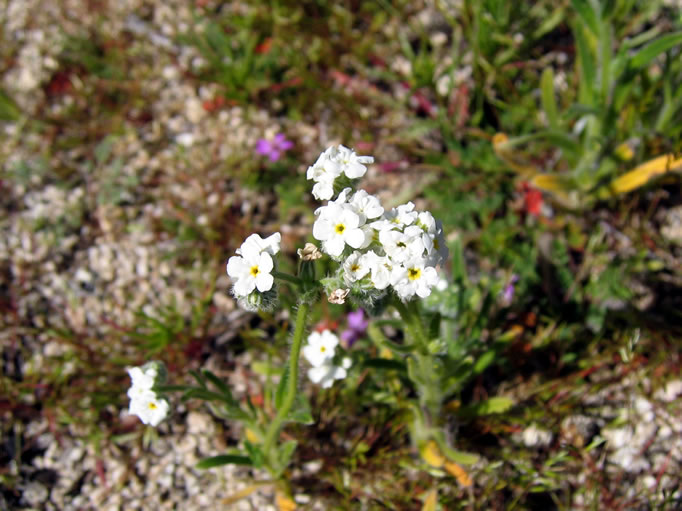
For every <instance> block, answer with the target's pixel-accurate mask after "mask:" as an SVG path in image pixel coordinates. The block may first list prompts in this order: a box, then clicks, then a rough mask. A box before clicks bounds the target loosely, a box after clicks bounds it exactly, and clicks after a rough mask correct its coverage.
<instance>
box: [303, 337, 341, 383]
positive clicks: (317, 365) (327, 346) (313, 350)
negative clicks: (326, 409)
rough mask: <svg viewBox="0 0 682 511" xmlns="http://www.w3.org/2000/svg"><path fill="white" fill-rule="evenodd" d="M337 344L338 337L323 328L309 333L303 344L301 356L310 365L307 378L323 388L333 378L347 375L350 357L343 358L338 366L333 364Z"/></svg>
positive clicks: (332, 380)
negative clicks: (306, 342) (306, 340)
mask: <svg viewBox="0 0 682 511" xmlns="http://www.w3.org/2000/svg"><path fill="white" fill-rule="evenodd" d="M338 345H339V338H338V337H336V335H334V334H333V333H331V332H330V331H329V330H324V331H322V332H313V333H311V334H310V335H309V336H308V344H306V345H305V346H303V356H304V357H305V358H306V360H308V362H310V365H311V366H312V367H311V368H310V369H309V370H308V378H310V381H312V382H313V383H316V384H319V385H321V386H322V388H324V389H327V388H329V387H331V386H332V384H333V383H334V381H335V380H342V379H344V378H345V377H346V376H347V375H348V368H350V365H351V360H350V358H347V357H346V358H344V359H343V360H342V361H341V365H340V366H337V365H335V364H334V355H335V354H336V347H337V346H338Z"/></svg>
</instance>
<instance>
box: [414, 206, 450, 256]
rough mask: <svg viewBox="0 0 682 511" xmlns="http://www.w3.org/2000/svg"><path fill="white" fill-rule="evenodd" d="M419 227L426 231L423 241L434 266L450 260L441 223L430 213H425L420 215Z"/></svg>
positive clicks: (418, 219)
mask: <svg viewBox="0 0 682 511" xmlns="http://www.w3.org/2000/svg"><path fill="white" fill-rule="evenodd" d="M417 225H418V226H419V227H421V229H422V231H424V232H423V234H422V241H423V242H424V247H425V248H426V253H427V254H428V255H429V260H430V261H431V262H432V264H434V265H436V264H439V263H441V262H443V261H445V260H446V259H447V258H448V252H449V251H448V247H447V245H446V243H445V237H444V235H443V225H442V224H441V222H440V221H439V220H436V219H434V218H433V215H432V214H431V213H429V212H428V211H423V212H421V213H419V217H418V218H417Z"/></svg>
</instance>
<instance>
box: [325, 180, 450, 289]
mask: <svg viewBox="0 0 682 511" xmlns="http://www.w3.org/2000/svg"><path fill="white" fill-rule="evenodd" d="M350 193H351V189H350V188H346V189H345V190H343V191H342V192H341V193H340V194H339V196H338V198H337V199H336V200H334V201H332V202H329V203H328V204H327V205H326V206H323V207H321V208H318V209H317V211H315V215H316V216H317V219H316V220H315V223H314V224H313V236H314V237H315V239H317V240H320V241H321V242H322V250H323V251H324V252H325V253H327V254H329V255H330V256H332V257H333V258H334V259H336V260H338V261H342V268H343V280H344V282H345V284H346V285H347V286H348V287H350V288H351V290H356V291H361V292H368V291H371V290H378V291H384V290H386V289H387V288H388V287H389V286H392V288H393V289H394V290H395V292H396V293H397V294H398V296H399V297H400V299H401V300H403V301H407V300H410V299H411V298H412V297H414V295H415V294H416V295H417V296H419V297H421V298H424V297H426V296H429V294H431V288H432V287H433V286H434V285H436V284H437V282H438V273H437V271H436V268H435V266H436V265H438V264H440V263H442V262H443V261H444V260H445V259H446V258H447V256H448V249H447V246H446V244H445V239H444V237H443V228H442V225H441V223H440V222H439V221H437V220H435V219H434V218H433V215H431V213H429V212H428V211H424V212H417V211H414V204H413V203H412V202H408V203H407V204H403V205H402V206H398V207H397V208H394V209H392V210H390V211H388V212H385V211H384V208H383V207H382V206H381V203H380V202H379V199H378V198H377V197H375V196H373V195H369V194H368V193H367V192H366V191H365V190H358V191H357V192H355V193H354V194H353V195H352V196H350Z"/></svg>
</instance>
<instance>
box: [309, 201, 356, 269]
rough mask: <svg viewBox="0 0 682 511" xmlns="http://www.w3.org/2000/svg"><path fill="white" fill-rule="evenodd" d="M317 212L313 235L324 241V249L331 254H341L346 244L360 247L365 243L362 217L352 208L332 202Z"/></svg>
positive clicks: (334, 255)
mask: <svg viewBox="0 0 682 511" xmlns="http://www.w3.org/2000/svg"><path fill="white" fill-rule="evenodd" d="M315 214H317V215H318V218H317V220H315V223H314V224H313V237H314V238H315V239H317V240H320V241H322V242H323V243H322V250H323V251H324V252H326V253H327V254H329V255H330V256H332V257H338V256H340V255H341V253H342V252H343V249H344V248H345V246H346V245H349V246H351V247H352V248H360V247H361V246H362V245H364V244H365V241H366V238H365V232H364V231H363V230H362V229H360V228H359V226H360V217H359V216H358V215H357V214H356V213H354V212H353V211H352V210H351V209H350V208H348V207H344V206H339V205H338V204H334V203H331V204H329V205H327V206H324V207H322V208H319V209H318V210H317V211H316V212H315Z"/></svg>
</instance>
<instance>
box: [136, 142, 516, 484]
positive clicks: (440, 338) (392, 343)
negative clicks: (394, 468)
mask: <svg viewBox="0 0 682 511" xmlns="http://www.w3.org/2000/svg"><path fill="white" fill-rule="evenodd" d="M372 162H373V158H372V157H367V156H358V155H357V154H356V153H355V152H354V151H352V150H350V149H348V148H346V147H344V146H338V147H330V148H329V149H327V150H326V151H325V152H323V153H322V154H321V155H320V157H319V159H318V160H317V162H316V163H315V164H314V165H312V166H311V167H309V169H308V172H307V177H308V179H311V180H313V181H314V186H313V195H314V196H315V198H317V199H318V200H326V201H328V202H327V203H326V205H324V206H322V207H320V208H318V209H317V210H316V211H315V217H316V220H315V223H314V225H313V231H312V235H313V237H314V238H315V239H316V240H317V241H318V242H321V248H318V247H317V246H316V245H315V244H313V243H307V244H306V245H305V247H303V248H302V249H299V250H298V255H299V258H300V260H299V264H298V271H297V273H296V275H293V274H290V273H285V272H282V271H280V270H279V268H280V266H281V265H279V264H277V261H276V256H277V255H278V254H279V252H280V243H281V235H280V234H279V233H275V234H273V235H271V236H269V237H267V238H265V239H263V238H261V236H259V235H258V234H252V235H250V236H249V237H248V238H247V239H246V240H245V241H244V243H243V244H242V245H241V247H240V248H239V249H238V250H237V251H236V252H237V255H235V256H233V257H231V258H230V259H229V261H228V264H227V272H228V275H229V276H230V277H231V278H232V280H233V282H234V287H233V294H234V296H235V298H236V299H237V300H238V302H239V304H240V306H241V307H243V308H245V309H247V310H251V311H265V312H271V311H275V310H276V309H277V308H278V307H280V301H279V296H280V293H282V292H284V291H283V289H282V286H286V287H288V288H289V291H290V293H291V294H293V295H294V296H295V297H296V305H295V306H294V316H295V321H294V331H293V334H292V339H291V344H290V351H289V357H288V361H287V363H286V365H285V366H284V367H283V368H282V370H277V368H276V367H275V368H271V370H269V371H268V372H271V373H273V374H274V373H278V374H280V379H279V383H278V384H277V386H273V385H270V386H269V388H266V395H267V398H266V399H265V400H264V401H263V403H264V405H263V406H261V405H260V403H259V404H258V405H257V404H256V403H254V401H253V400H252V399H251V398H250V397H248V396H247V397H245V400H244V401H240V400H238V399H237V398H235V397H234V395H233V393H232V390H231V389H230V387H229V386H228V385H227V384H226V383H225V382H224V381H222V380H221V379H219V378H218V377H217V376H216V375H214V374H213V373H212V372H210V371H208V370H202V371H192V373H191V374H192V377H193V378H194V380H195V384H194V385H174V384H168V383H167V382H166V381H165V376H164V375H165V373H164V372H163V370H162V369H160V366H159V364H158V363H156V362H154V363H149V364H147V365H145V366H143V367H142V368H134V369H131V370H130V371H129V372H130V374H131V377H132V378H133V387H132V389H131V391H130V393H129V395H130V397H131V407H130V411H131V413H134V414H137V415H139V416H140V418H141V419H142V420H143V421H144V422H145V423H149V424H152V425H156V424H158V423H159V422H160V421H161V420H162V419H163V417H165V415H166V414H167V413H168V411H169V410H170V405H169V401H168V399H167V397H165V394H166V393H168V392H173V391H180V392H182V399H183V400H187V399H192V398H198V399H201V400H204V401H207V402H208V403H209V404H210V406H211V409H212V411H213V412H214V413H215V414H216V415H217V416H219V417H222V418H224V419H228V420H231V421H237V422H241V423H242V424H243V425H244V432H245V438H244V439H243V442H242V444H241V447H240V448H238V449H233V450H230V451H228V452H227V453H225V454H220V455H218V456H215V457H211V458H207V459H205V460H203V461H201V462H200V463H199V466H200V467H203V468H210V467H215V466H219V465H223V464H227V463H233V464H239V465H249V466H252V467H255V468H262V469H265V470H267V471H268V472H269V473H270V475H271V476H272V477H273V478H274V480H275V481H279V482H280V484H281V485H282V486H281V489H280V491H284V492H286V491H287V490H286V488H287V486H286V482H285V474H286V469H287V467H288V466H289V464H290V463H291V460H292V458H293V455H294V452H295V450H296V446H297V442H296V441H295V440H293V439H288V440H283V439H282V437H281V432H282V429H283V428H284V426H285V425H286V424H288V423H292V422H296V423H300V424H304V425H309V424H311V423H312V422H313V415H312V412H311V405H310V403H309V402H308V400H307V398H306V397H305V394H303V393H302V392H300V391H299V389H298V387H299V366H300V361H299V359H300V356H301V354H302V355H303V357H304V358H305V359H306V360H307V361H308V363H309V365H310V368H309V369H308V371H307V376H308V378H309V379H310V380H311V381H312V382H313V383H316V384H319V385H320V386H321V387H322V388H329V387H331V386H332V385H333V384H334V383H335V382H336V381H337V380H344V379H346V380H347V381H349V382H350V381H355V380H354V379H353V378H347V377H348V376H349V374H350V373H352V372H354V371H357V370H359V369H362V370H369V371H370V372H373V373H375V374H377V375H380V376H377V382H376V385H377V386H378V387H384V388H383V391H382V392H383V394H384V396H383V397H382V401H383V402H384V403H385V404H388V405H390V406H393V407H395V408H396V409H397V411H398V413H399V414H401V415H403V416H406V417H409V419H408V423H409V431H410V436H411V439H412V443H413V445H414V446H415V447H416V448H417V449H418V452H419V453H420V455H421V457H422V459H423V460H424V462H425V465H424V467H425V468H427V467H429V468H430V469H436V470H437V469H443V470H445V471H447V472H449V473H450V474H452V475H453V476H455V477H456V478H457V479H458V480H459V481H460V483H462V484H465V485H468V484H471V482H470V479H469V478H468V475H466V472H465V471H464V470H463V469H462V468H461V467H460V466H459V464H464V465H466V464H471V463H473V462H475V461H476V460H477V456H476V455H473V454H469V453H465V452H462V451H461V450H459V449H457V446H456V444H457V442H456V439H455V438H454V437H453V435H452V432H451V431H450V429H449V428H448V427H447V416H448V415H449V412H448V413H446V411H445V405H446V403H448V402H449V401H452V400H455V401H456V400H457V398H458V396H459V392H460V391H461V390H462V388H463V387H464V385H465V384H466V383H468V382H469V381H470V379H471V378H472V377H475V376H476V375H479V374H481V373H482V372H483V371H484V370H485V369H486V368H487V367H488V366H489V365H490V363H491V362H492V361H493V360H494V358H495V354H496V353H497V352H498V351H499V346H502V345H504V343H505V341H504V339H502V340H501V344H500V345H499V346H498V345H497V344H495V343H483V344H481V343H480V342H479V340H480V339H481V338H482V337H483V331H482V329H483V326H482V324H481V322H480V321H481V318H485V317H486V315H487V314H489V313H490V312H491V310H492V309H493V308H494V307H495V304H497V303H499V299H498V297H499V296H500V294H501V293H506V296H507V299H508V300H509V299H510V298H509V294H510V293H511V295H512V296H513V293H514V289H513V284H514V282H515V281H513V280H512V281H509V280H508V279H506V280H500V281H495V282H491V281H488V280H485V281H484V282H482V283H481V285H475V286H471V288H470V289H469V290H467V291H464V286H465V284H466V276H465V271H464V267H463V262H462V257H463V256H462V253H461V245H460V244H459V243H455V244H454V245H453V248H454V249H455V259H456V260H455V262H454V264H453V268H454V269H455V272H456V273H455V279H454V281H452V280H451V279H449V278H447V277H446V276H445V273H444V269H443V268H444V264H445V262H446V260H447V259H448V255H449V249H448V247H447V245H446V241H445V233H444V232H443V229H442V225H441V223H440V222H439V221H437V220H436V219H435V218H434V217H433V216H432V215H431V213H429V212H428V211H422V212H419V211H416V210H415V205H414V204H413V203H412V202H408V203H406V204H403V205H400V206H397V207H395V208H392V209H390V210H385V209H384V208H383V206H382V205H381V203H380V201H379V199H378V198H377V197H375V196H373V195H370V194H368V193H367V192H366V191H365V190H362V189H355V188H354V183H355V181H356V180H357V179H358V178H360V177H362V176H363V175H364V174H365V172H366V165H367V164H369V163H372ZM321 269H326V272H325V273H322V274H321V272H320V270H321ZM276 282H277V283H278V284H279V285H278V284H276ZM509 286H512V287H511V289H507V288H508V287H509ZM323 296H326V297H327V301H328V302H329V303H330V304H334V305H342V304H344V303H350V304H352V305H353V306H354V307H355V308H356V309H358V308H361V309H362V310H364V311H365V313H366V314H367V315H368V316H369V318H368V320H366V319H365V317H364V313H363V312H362V311H360V312H356V313H354V314H353V315H349V317H348V328H347V329H346V330H345V331H344V332H343V333H342V334H341V340H340V339H339V337H338V336H337V335H336V334H335V333H334V332H332V331H331V330H330V329H329V328H328V327H325V328H321V329H318V330H315V331H313V332H312V333H310V334H307V332H308V323H309V318H310V317H311V310H312V309H313V308H314V307H316V306H317V305H318V303H319V302H320V300H321V299H322V297H323ZM463 300H464V301H466V303H464V302H463ZM332 306H333V305H332ZM472 318H473V319H472ZM386 327H391V329H392V330H391V332H392V333H391V334H390V335H389V334H388V333H387V331H386V330H385V328H386ZM365 331H366V334H365ZM360 337H363V338H365V337H366V338H367V339H369V341H370V343H371V344H370V345H369V346H366V348H367V349H363V350H360V349H353V348H352V347H353V344H354V343H355V341H356V340H357V339H358V338H360ZM357 346H359V345H357ZM266 387H267V384H266ZM511 405H512V401H510V400H509V399H508V398H491V399H489V400H487V401H483V402H480V403H478V404H477V405H476V406H475V407H463V408H462V409H461V410H459V411H458V413H459V414H460V415H461V416H462V417H472V416H476V415H485V414H489V413H498V412H500V411H504V410H506V409H508V408H509V407H510V406H511ZM450 408H451V409H452V406H451V407H450ZM467 481H468V482H467Z"/></svg>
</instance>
